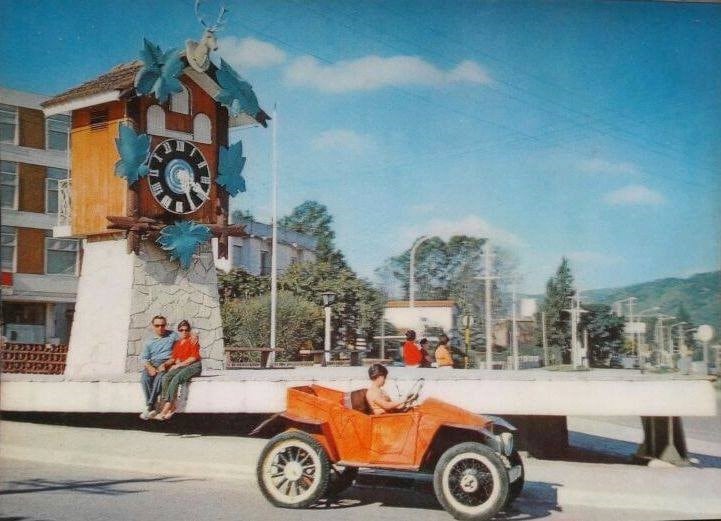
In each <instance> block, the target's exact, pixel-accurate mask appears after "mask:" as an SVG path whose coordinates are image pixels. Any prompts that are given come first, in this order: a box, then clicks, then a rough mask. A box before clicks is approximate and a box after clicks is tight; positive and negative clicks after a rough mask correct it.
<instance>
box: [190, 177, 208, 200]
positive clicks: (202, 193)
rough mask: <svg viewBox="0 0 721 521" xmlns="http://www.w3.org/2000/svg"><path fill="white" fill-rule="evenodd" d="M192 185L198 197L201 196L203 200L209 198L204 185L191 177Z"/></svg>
mask: <svg viewBox="0 0 721 521" xmlns="http://www.w3.org/2000/svg"><path fill="white" fill-rule="evenodd" d="M190 186H191V187H192V188H193V191H194V192H195V193H196V194H197V196H198V197H200V199H201V200H203V201H205V200H207V199H208V194H206V193H205V191H204V190H203V187H202V186H201V185H200V184H199V183H198V182H196V181H193V180H192V179H191V180H190Z"/></svg>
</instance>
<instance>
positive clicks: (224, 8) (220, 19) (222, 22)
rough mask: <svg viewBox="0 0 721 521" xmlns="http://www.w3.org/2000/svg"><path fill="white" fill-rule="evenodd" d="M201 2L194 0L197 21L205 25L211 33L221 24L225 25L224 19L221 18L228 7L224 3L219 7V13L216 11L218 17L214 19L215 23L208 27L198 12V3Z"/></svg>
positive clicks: (200, 1) (226, 12)
mask: <svg viewBox="0 0 721 521" xmlns="http://www.w3.org/2000/svg"><path fill="white" fill-rule="evenodd" d="M201 3H202V0H195V17H196V18H197V19H198V21H199V22H200V23H201V25H202V26H203V27H205V29H206V30H208V31H210V32H211V33H214V32H216V31H217V30H218V29H220V28H221V27H222V26H223V25H225V20H224V19H223V18H224V17H225V15H226V14H228V9H226V7H225V6H224V5H222V6H221V7H220V13H218V18H217V19H216V20H215V23H214V24H213V25H211V26H210V27H208V24H206V23H205V20H203V16H202V15H201V14H200V4H201Z"/></svg>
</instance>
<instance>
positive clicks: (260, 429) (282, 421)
mask: <svg viewBox="0 0 721 521" xmlns="http://www.w3.org/2000/svg"><path fill="white" fill-rule="evenodd" d="M325 423H326V422H323V421H320V420H316V419H313V418H301V417H298V416H294V415H293V414H290V413H288V411H283V412H279V413H276V414H274V415H273V416H271V417H270V418H267V419H266V420H264V421H263V422H261V423H260V424H259V425H258V426H257V427H256V428H255V429H253V430H252V431H251V432H250V434H249V436H261V437H262V436H264V435H265V436H273V435H275V434H276V433H278V432H280V431H283V430H286V429H287V428H289V427H291V426H292V427H296V428H300V429H301V430H306V429H303V427H306V428H307V431H308V433H309V434H312V433H315V432H319V431H321V430H323V425H324V424H325Z"/></svg>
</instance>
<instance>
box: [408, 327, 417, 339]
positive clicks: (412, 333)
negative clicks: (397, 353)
mask: <svg viewBox="0 0 721 521" xmlns="http://www.w3.org/2000/svg"><path fill="white" fill-rule="evenodd" d="M415 339H416V332H415V331H413V330H412V329H409V330H408V331H406V340H415Z"/></svg>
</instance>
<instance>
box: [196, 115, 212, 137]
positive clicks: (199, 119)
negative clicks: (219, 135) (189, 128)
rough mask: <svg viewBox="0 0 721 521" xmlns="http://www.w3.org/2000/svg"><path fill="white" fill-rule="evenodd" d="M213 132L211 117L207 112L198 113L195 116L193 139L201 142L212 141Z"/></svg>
mask: <svg viewBox="0 0 721 521" xmlns="http://www.w3.org/2000/svg"><path fill="white" fill-rule="evenodd" d="M212 132H213V129H212V126H211V123H210V118H209V117H208V116H206V115H205V114H196V115H195V117H194V118H193V139H195V141H198V142H199V143H210V142H212V140H213V139H212Z"/></svg>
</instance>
